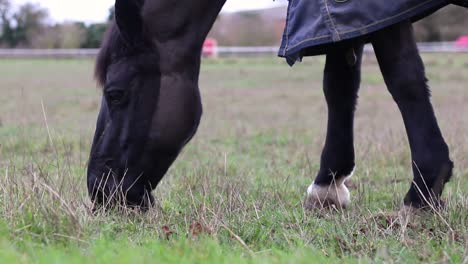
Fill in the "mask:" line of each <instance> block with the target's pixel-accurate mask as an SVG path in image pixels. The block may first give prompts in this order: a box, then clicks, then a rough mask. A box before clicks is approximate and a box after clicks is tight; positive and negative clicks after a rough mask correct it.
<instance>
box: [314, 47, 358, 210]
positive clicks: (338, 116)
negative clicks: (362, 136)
mask: <svg viewBox="0 0 468 264" xmlns="http://www.w3.org/2000/svg"><path fill="white" fill-rule="evenodd" d="M362 50H363V46H362V45H359V46H358V47H355V48H354V49H352V48H351V47H350V48H347V49H340V50H334V51H331V52H330V53H328V54H327V58H326V63H325V71H324V80H323V91H324V94H325V99H326V101H327V105H328V128H327V136H326V141H325V146H324V148H323V151H322V156H321V161H320V170H319V173H318V175H317V177H316V179H315V181H314V182H313V183H312V184H311V185H310V186H309V188H308V189H307V199H306V202H305V207H306V208H307V209H312V208H317V207H319V208H320V207H323V206H330V205H335V206H337V207H345V206H346V205H347V204H348V203H349V201H350V195H349V191H348V188H346V186H345V185H344V182H345V180H346V178H347V177H349V176H351V175H352V173H353V171H354V145H353V121H354V110H355V107H356V101H357V97H358V96H357V94H358V90H359V84H360V79H361V58H362ZM350 52H354V54H352V55H354V56H355V61H354V62H352V63H351V62H350V59H349V56H350Z"/></svg>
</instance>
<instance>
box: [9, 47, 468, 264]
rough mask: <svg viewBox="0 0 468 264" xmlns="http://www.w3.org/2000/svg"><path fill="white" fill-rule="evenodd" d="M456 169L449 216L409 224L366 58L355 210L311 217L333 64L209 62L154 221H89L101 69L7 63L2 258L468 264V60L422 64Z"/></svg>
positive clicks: (389, 110)
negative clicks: (191, 127)
mask: <svg viewBox="0 0 468 264" xmlns="http://www.w3.org/2000/svg"><path fill="white" fill-rule="evenodd" d="M424 60H425V63H426V67H427V72H428V76H429V79H430V86H431V88H432V95H433V103H434V107H435V111H436V115H437V117H438V118H439V124H440V126H441V129H442V132H443V134H444V136H445V138H446V140H447V143H448V145H449V147H450V149H451V158H452V160H453V161H454V163H455V170H454V177H453V179H452V181H451V182H450V183H449V184H448V185H447V187H446V190H445V192H444V198H445V200H446V201H447V204H448V206H447V209H445V210H443V211H440V212H437V213H433V214H421V215H417V216H415V217H414V218H413V219H412V220H411V221H410V222H408V223H405V222H404V221H400V220H399V219H398V217H397V214H396V212H397V211H398V209H399V207H400V205H401V203H402V199H403V196H404V194H405V193H406V191H407V189H408V188H409V184H410V181H411V179H412V173H411V168H410V165H411V159H410V153H409V148H408V142H407V140H406V134H405V131H404V126H403V121H402V119H401V117H400V114H399V112H398V109H397V107H396V105H395V103H394V102H393V100H392V98H391V96H390V94H389V93H388V92H387V91H386V88H385V85H384V84H383V80H382V78H381V74H380V71H379V69H378V66H377V63H376V61H375V59H374V56H373V55H367V56H366V57H365V60H364V63H363V81H362V86H361V87H362V88H361V92H360V99H359V106H358V110H357V116H356V124H355V138H356V163H357V168H356V172H355V174H354V176H353V178H352V181H351V183H350V190H351V195H352V204H351V206H350V208H349V209H348V210H345V211H343V212H330V211H322V212H306V211H304V210H303V208H302V201H303V199H304V197H305V190H306V188H307V186H308V185H309V184H310V183H311V181H312V180H313V179H314V176H315V173H316V172H317V170H318V166H319V158H320V151H321V148H322V145H323V142H324V136H325V130H326V104H325V100H324V98H323V95H322V90H321V81H322V69H323V64H324V57H315V58H309V59H307V60H305V62H304V63H302V64H298V65H296V66H295V67H294V68H289V67H288V66H287V65H286V64H285V63H284V62H283V60H281V59H277V58H253V59H245V58H243V59H241V58H226V59H218V60H205V61H204V63H203V65H202V73H201V79H200V87H201V91H202V94H203V104H204V116H203V119H202V123H201V126H200V128H199V130H198V133H197V135H196V136H195V138H194V139H193V140H192V142H191V143H190V144H189V145H188V147H186V148H185V150H184V151H183V153H182V155H181V156H180V157H179V158H178V160H177V161H176V163H175V164H174V166H173V167H172V168H171V169H170V171H169V172H168V174H167V175H166V177H165V178H164V180H163V181H162V182H161V184H160V185H159V187H158V188H157V190H156V191H155V197H156V199H157V205H156V207H155V208H153V209H151V210H150V211H149V212H148V213H147V214H144V215H140V214H136V213H134V212H131V211H123V212H109V213H100V214H98V215H93V214H92V213H91V212H90V209H89V208H90V202H89V199H88V197H87V192H86V184H85V182H86V181H85V180H86V171H85V167H86V162H87V159H88V154H89V148H90V144H91V140H92V135H93V132H94V124H95V120H96V116H97V112H98V107H99V104H100V91H99V90H98V89H97V88H96V85H95V83H94V82H93V80H92V68H93V62H92V61H91V60H58V61H55V60H0V94H1V96H0V262H1V263H83V262H88V263H109V262H112V263H159V262H161V263H258V262H260V263H311V262H317V263H323V262H327V261H330V262H337V261H340V262H344V263H361V262H362V263H367V262H390V263H392V262H395V263H415V262H423V263H428V262H437V263H438V262H440V263H467V262H468V252H467V251H468V196H467V195H468V180H467V178H468V118H467V115H468V103H467V102H468V54H453V55H452V54H428V55H424Z"/></svg>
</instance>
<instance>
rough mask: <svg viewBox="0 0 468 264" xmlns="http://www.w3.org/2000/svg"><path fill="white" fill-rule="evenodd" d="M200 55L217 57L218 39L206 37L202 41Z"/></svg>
mask: <svg viewBox="0 0 468 264" xmlns="http://www.w3.org/2000/svg"><path fill="white" fill-rule="evenodd" d="M202 55H203V56H204V57H217V56H218V41H217V40H216V39H214V38H207V39H206V40H205V43H203V51H202Z"/></svg>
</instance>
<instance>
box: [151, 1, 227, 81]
mask: <svg viewBox="0 0 468 264" xmlns="http://www.w3.org/2000/svg"><path fill="white" fill-rule="evenodd" d="M225 2H226V0H198V1H193V0H178V1H175V2H173V1H157V0H153V1H147V2H146V4H145V6H144V9H143V16H144V19H145V20H146V24H147V25H151V26H150V29H149V30H150V31H151V34H152V35H153V39H154V42H155V43H156V45H157V47H158V49H159V50H160V51H168V52H162V53H161V54H160V57H161V61H164V64H162V67H163V68H162V69H161V70H162V71H163V72H164V71H165V69H164V68H167V71H168V72H171V71H173V68H174V67H177V68H180V67H181V66H180V65H183V64H189V65H190V64H191V63H187V62H188V61H190V60H194V63H195V64H199V62H198V61H199V57H200V54H199V53H200V52H201V48H202V46H203V41H204V40H205V38H206V36H207V35H208V32H209V31H210V29H211V27H212V26H213V24H214V22H215V21H216V18H217V16H218V14H219V13H220V12H221V8H222V7H223V5H224V3H225ZM195 51H198V52H195ZM182 67H183V66H182ZM187 68H190V67H187Z"/></svg>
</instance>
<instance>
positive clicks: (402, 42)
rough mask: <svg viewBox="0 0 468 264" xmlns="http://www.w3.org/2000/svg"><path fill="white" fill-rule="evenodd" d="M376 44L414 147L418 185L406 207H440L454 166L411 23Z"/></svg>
mask: <svg viewBox="0 0 468 264" xmlns="http://www.w3.org/2000/svg"><path fill="white" fill-rule="evenodd" d="M372 44H373V46H374V49H375V53H376V56H377V59H378V61H379V65H380V69H381V71H382V74H383V76H384V79H385V83H386V84H387V87H388V89H389V91H390V93H391V94H392V96H393V99H394V100H395V102H396V103H397V104H398V107H399V109H400V112H401V114H402V116H403V120H404V123H405V127H406V132H407V134H408V140H409V144H410V147H411V157H412V160H413V174H414V181H413V184H412V185H411V188H410V190H409V192H408V193H407V195H406V197H405V199H404V204H405V205H411V206H413V207H417V208H419V207H424V206H427V205H428V204H429V203H430V204H433V205H439V199H440V196H441V194H442V190H443V188H444V185H445V183H446V182H447V181H448V180H449V179H450V177H451V175H452V167H453V163H452V161H450V158H449V150H448V147H447V144H446V143H445V141H444V139H443V137H442V134H441V132H440V129H439V126H438V124H437V120H436V117H435V115H434V110H433V108H432V105H431V101H430V91H429V88H428V86H427V79H426V76H425V71H424V64H423V61H422V59H421V57H420V55H419V52H418V49H417V46H416V42H415V40H414V37H413V29H412V25H411V23H409V22H405V23H402V24H399V25H395V26H392V27H390V28H388V29H386V30H384V31H382V32H379V33H377V34H376V35H375V36H374V37H373V38H372Z"/></svg>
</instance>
